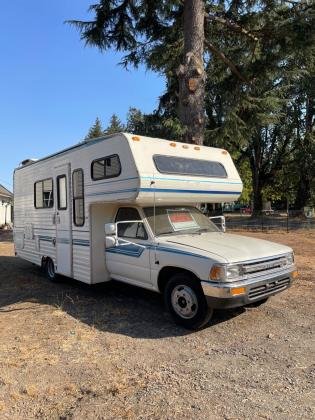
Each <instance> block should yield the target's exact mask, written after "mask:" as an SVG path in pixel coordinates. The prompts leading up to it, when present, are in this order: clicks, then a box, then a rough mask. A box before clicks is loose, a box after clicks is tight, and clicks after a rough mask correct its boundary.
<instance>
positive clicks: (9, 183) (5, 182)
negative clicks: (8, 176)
mask: <svg viewBox="0 0 315 420" xmlns="http://www.w3.org/2000/svg"><path fill="white" fill-rule="evenodd" d="M0 182H3V183H4V184H7V185H9V186H10V187H13V184H11V182H8V181H5V180H4V179H1V178H0Z"/></svg>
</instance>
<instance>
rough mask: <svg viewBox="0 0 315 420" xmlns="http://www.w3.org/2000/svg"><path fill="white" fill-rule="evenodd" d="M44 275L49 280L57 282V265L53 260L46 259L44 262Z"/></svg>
mask: <svg viewBox="0 0 315 420" xmlns="http://www.w3.org/2000/svg"><path fill="white" fill-rule="evenodd" d="M44 273H45V276H46V277H47V279H48V280H50V281H56V280H57V277H58V276H57V274H56V272H55V264H54V262H53V260H52V259H51V258H46V260H45V262H44Z"/></svg>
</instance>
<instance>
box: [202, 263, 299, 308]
mask: <svg viewBox="0 0 315 420" xmlns="http://www.w3.org/2000/svg"><path fill="white" fill-rule="evenodd" d="M296 276H297V271H296V268H295V266H292V267H290V269H287V270H286V271H281V272H280V273H279V272H277V273H273V274H271V273H269V274H265V275H260V276H257V277H254V278H250V279H244V280H239V281H236V282H231V283H226V282H214V281H202V282H201V287H202V289H203V292H204V294H205V297H206V299H207V302H208V305H209V306H210V307H212V308H217V309H220V308H221V309H222V308H235V307H237V306H244V305H248V304H250V303H254V302H258V301H259V300H262V299H266V298H268V297H269V296H273V295H275V294H277V293H280V292H282V291H283V290H286V289H288V288H289V287H290V286H291V284H292V281H293V279H294V278H296Z"/></svg>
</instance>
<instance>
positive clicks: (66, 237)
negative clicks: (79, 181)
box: [55, 163, 72, 277]
mask: <svg viewBox="0 0 315 420" xmlns="http://www.w3.org/2000/svg"><path fill="white" fill-rule="evenodd" d="M70 170H71V168H70V163H66V164H63V165H60V166H57V167H55V186H56V187H55V192H56V200H55V203H56V204H55V224H56V265H57V273H60V274H63V275H64V276H68V277H72V223H71V213H72V211H71V197H70Z"/></svg>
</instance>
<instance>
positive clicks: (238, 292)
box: [230, 287, 246, 296]
mask: <svg viewBox="0 0 315 420" xmlns="http://www.w3.org/2000/svg"><path fill="white" fill-rule="evenodd" d="M245 292H246V290H245V287H234V289H231V291H230V293H231V295H233V296H237V295H244V294H245Z"/></svg>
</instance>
